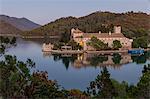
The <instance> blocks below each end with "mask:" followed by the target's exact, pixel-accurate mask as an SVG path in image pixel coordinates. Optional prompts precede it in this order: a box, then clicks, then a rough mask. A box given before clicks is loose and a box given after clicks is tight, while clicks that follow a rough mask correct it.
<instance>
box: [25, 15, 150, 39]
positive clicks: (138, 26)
mask: <svg viewBox="0 0 150 99" xmlns="http://www.w3.org/2000/svg"><path fill="white" fill-rule="evenodd" d="M149 19H150V15H148V14H146V13H142V12H138V13H135V12H127V13H111V12H95V13H92V14H90V15H87V16H84V17H80V18H75V17H66V18H60V19H58V20H55V21H54V22H50V23H48V24H46V25H44V26H42V27H40V28H37V29H34V30H32V31H30V32H26V33H25V35H44V34H47V35H61V33H68V34H69V33H70V29H71V28H79V29H81V30H82V31H84V32H98V31H99V30H101V31H102V32H108V31H112V27H113V25H121V26H122V31H123V34H125V36H127V37H130V38H133V37H139V36H147V35H150V32H149V29H150V23H149V21H150V20H149Z"/></svg>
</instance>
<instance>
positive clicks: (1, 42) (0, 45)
mask: <svg viewBox="0 0 150 99" xmlns="http://www.w3.org/2000/svg"><path fill="white" fill-rule="evenodd" d="M8 44H10V45H15V44H16V38H15V37H13V38H12V39H10V38H8V37H3V36H0V55H1V54H4V53H5V50H6V48H7V46H8Z"/></svg>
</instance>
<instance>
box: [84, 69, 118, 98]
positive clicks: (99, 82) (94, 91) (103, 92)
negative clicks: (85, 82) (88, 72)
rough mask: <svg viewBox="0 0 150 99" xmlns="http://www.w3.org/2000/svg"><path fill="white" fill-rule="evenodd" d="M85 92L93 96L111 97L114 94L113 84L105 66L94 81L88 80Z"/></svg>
mask: <svg viewBox="0 0 150 99" xmlns="http://www.w3.org/2000/svg"><path fill="white" fill-rule="evenodd" d="M87 93H89V94H90V95H94V97H95V98H104V99H105V98H107V99H110V98H113V97H114V96H115V95H116V92H115V89H114V86H113V84H112V82H111V79H110V74H109V72H108V71H107V68H106V67H104V68H103V70H102V71H101V75H98V76H97V78H96V79H95V81H92V82H90V87H88V90H87Z"/></svg>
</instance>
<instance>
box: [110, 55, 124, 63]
mask: <svg viewBox="0 0 150 99" xmlns="http://www.w3.org/2000/svg"><path fill="white" fill-rule="evenodd" d="M121 59H122V57H121V55H120V54H119V53H114V54H113V58H112V60H113V62H114V64H120V61H121Z"/></svg>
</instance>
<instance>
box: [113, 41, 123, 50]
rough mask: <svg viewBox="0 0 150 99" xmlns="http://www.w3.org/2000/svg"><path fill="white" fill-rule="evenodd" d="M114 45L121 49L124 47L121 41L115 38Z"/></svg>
mask: <svg viewBox="0 0 150 99" xmlns="http://www.w3.org/2000/svg"><path fill="white" fill-rule="evenodd" d="M112 46H113V49H119V48H121V47H122V45H121V43H120V41H118V40H114V41H113V45H112Z"/></svg>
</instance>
